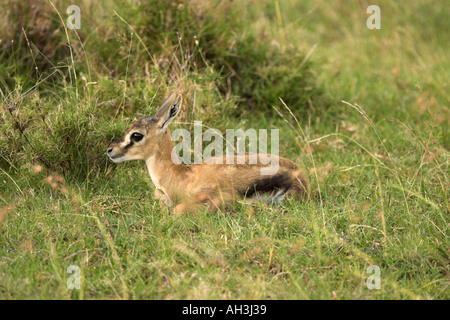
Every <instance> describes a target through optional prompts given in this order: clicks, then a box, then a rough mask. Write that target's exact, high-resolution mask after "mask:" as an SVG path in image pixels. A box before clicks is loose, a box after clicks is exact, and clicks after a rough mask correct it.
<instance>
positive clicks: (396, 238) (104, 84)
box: [0, 0, 450, 299]
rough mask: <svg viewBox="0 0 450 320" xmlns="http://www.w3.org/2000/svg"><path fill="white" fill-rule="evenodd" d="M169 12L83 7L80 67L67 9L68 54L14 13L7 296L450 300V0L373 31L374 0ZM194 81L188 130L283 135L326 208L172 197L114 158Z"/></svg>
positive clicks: (3, 69) (2, 82) (404, 12)
mask: <svg viewBox="0 0 450 320" xmlns="http://www.w3.org/2000/svg"><path fill="white" fill-rule="evenodd" d="M157 2H158V1H148V3H144V4H142V5H141V6H143V7H141V8H138V7H136V5H135V4H130V5H127V6H125V5H123V4H120V3H119V2H111V4H109V5H106V4H96V3H94V2H91V1H88V0H86V1H82V2H81V3H82V5H80V7H81V11H82V19H83V20H82V29H81V30H79V33H78V36H79V37H78V36H77V34H75V33H74V32H73V31H70V30H68V34H69V37H70V41H71V44H72V50H73V52H72V56H71V55H70V50H68V48H67V46H65V45H64V42H65V41H67V39H66V34H65V30H64V28H63V26H62V24H61V21H60V19H59V17H58V15H57V14H56V11H55V9H54V8H53V7H52V6H51V5H50V4H49V3H44V5H43V6H44V7H43V8H41V10H43V11H42V12H45V13H46V15H45V16H46V17H48V19H50V20H49V21H51V23H50V25H51V31H49V33H48V34H46V33H45V30H44V31H42V30H41V31H40V32H41V33H43V35H41V37H44V38H46V39H47V41H48V42H49V43H52V44H54V47H55V48H57V49H56V51H55V52H54V53H53V50H51V48H48V47H47V48H46V47H45V45H42V44H40V40H42V39H41V38H39V32H37V31H36V30H34V32H32V31H33V30H32V28H33V23H29V24H27V26H28V28H30V30H27V29H26V28H25V27H24V29H25V31H26V32H27V34H29V36H28V38H29V39H30V41H31V42H33V43H35V44H36V45H35V46H33V45H30V46H28V44H27V42H26V39H25V38H24V36H23V32H21V29H20V28H17V27H16V24H17V25H20V23H19V22H17V21H18V20H17V19H16V18H14V15H12V14H6V15H2V16H1V17H0V22H2V25H5V23H7V24H8V25H11V26H14V27H12V28H5V30H3V31H2V32H4V34H0V38H1V39H2V42H1V43H0V46H2V51H1V52H0V56H1V57H2V62H4V63H2V64H1V65H0V88H1V89H2V92H3V95H4V97H5V98H6V97H8V98H7V99H4V101H3V102H2V104H1V109H0V110H1V111H0V112H1V119H2V122H1V124H0V128H1V132H0V297H1V298H3V299H45V298H48V299H105V298H107V299H122V298H130V299H449V298H450V295H449V292H450V290H449V287H448V286H449V277H448V275H449V248H450V243H449V230H448V227H449V222H450V221H449V220H450V219H449V211H450V206H449V167H448V166H449V148H450V138H449V132H448V127H449V119H450V116H449V105H450V97H449V93H448V92H450V90H449V79H450V56H449V55H448V52H449V49H450V47H449V43H450V41H449V40H450V39H449V35H448V32H447V30H449V29H450V25H449V21H450V13H449V11H448V8H447V7H446V5H445V4H444V3H443V2H439V1H432V0H427V1H422V3H420V4H419V3H414V4H412V3H411V2H407V1H398V2H395V3H393V2H392V1H389V2H388V1H380V2H379V3H378V4H379V5H380V7H381V16H382V28H381V30H368V29H367V28H366V19H367V17H368V15H367V14H366V13H365V12H366V8H367V6H369V5H371V4H374V3H369V2H368V1H360V2H355V3H352V4H350V3H349V2H348V1H334V2H327V3H325V2H317V1H309V0H308V1H294V0H293V1H277V0H273V1H270V0H267V1H254V2H250V1H248V2H245V3H244V4H242V3H238V2H237V1H233V2H228V1H224V2H221V3H220V4H217V3H216V2H211V5H205V4H204V2H198V3H197V2H193V4H190V5H189V4H188V3H187V2H184V1H179V2H177V3H176V4H175V5H172V7H171V6H170V5H166V4H162V3H163V2H161V4H158V3H157ZM202 3H203V4H202ZM55 5H56V6H57V9H58V10H59V11H60V12H61V16H62V17H63V18H64V17H66V15H65V14H64V12H65V8H66V7H67V5H66V4H64V3H63V4H60V3H58V4H55ZM156 5H158V6H156ZM89 6H90V7H89ZM88 7H89V8H90V9H89V10H87V9H86V8H88ZM155 8H158V10H157V9H155ZM10 9H11V8H10ZM113 10H115V12H116V13H114V11H113ZM4 12H7V11H4ZM158 13H160V15H159V16H158ZM162 13H165V14H162ZM100 17H101V18H100ZM151 17H154V19H153V18H151ZM156 17H158V19H157V18H156ZM2 19H6V22H4V21H2ZM171 22H173V23H171ZM56 29H57V31H56V32H55V31H54V30H56ZM11 30H18V31H17V32H12V31H11ZM7 32H9V34H8V33H7ZM177 32H178V34H182V35H183V37H182V39H181V40H179V39H178V36H177ZM131 33H133V34H131ZM194 36H195V37H196V38H194ZM8 39H16V41H15V42H14V43H15V44H14V45H13V46H11V45H9V44H8ZM195 40H198V44H196V42H195ZM44 43H45V41H44ZM61 43H63V44H61ZM39 48H40V49H39ZM45 48H46V49H45ZM37 49H39V51H41V52H43V51H44V49H45V50H47V51H46V53H45V55H46V57H45V58H44V57H43V56H42V55H40V54H39V52H38V51H37ZM72 57H73V58H72ZM35 64H36V65H38V66H39V70H38V71H36V70H35V69H34V66H35ZM53 67H57V68H58V69H59V70H60V71H59V72H58V73H57V74H54V75H52V76H51V77H49V78H48V79H46V80H45V81H43V82H42V83H40V84H39V86H38V87H37V90H36V91H35V92H33V93H32V94H30V95H28V96H26V97H25V98H23V99H22V98H20V97H21V95H24V94H25V93H26V92H27V90H28V89H29V88H31V87H32V86H33V85H35V84H36V83H38V79H40V80H43V79H45V78H46V76H47V75H49V74H51V73H52V72H53V70H54V69H53ZM174 88H178V89H179V90H181V91H182V93H183V95H184V97H185V103H184V105H185V106H187V109H185V110H184V111H183V112H182V113H181V115H180V116H181V117H180V119H179V120H180V123H179V124H175V127H187V128H192V127H191V123H192V121H193V120H202V121H203V123H204V125H207V126H209V127H216V128H220V129H221V130H225V129H226V128H239V127H242V128H244V129H247V128H255V129H259V128H279V129H280V139H281V143H280V146H281V150H280V153H281V155H282V156H285V157H287V158H289V159H292V160H293V161H295V162H296V163H298V164H299V165H301V166H302V167H303V168H304V169H305V171H306V172H307V173H308V174H309V176H310V179H311V183H312V188H313V195H312V199H311V201H309V202H304V203H297V202H295V201H290V202H288V203H286V204H284V205H283V207H282V208H277V209H273V208H268V207H265V206H245V205H241V204H237V205H236V206H235V207H234V208H233V209H231V210H229V211H227V212H219V213H215V214H212V213H208V212H198V213H195V214H189V215H184V216H181V217H179V216H174V215H173V214H172V213H171V210H170V209H169V208H167V207H164V206H160V204H159V203H158V202H157V201H156V200H154V199H153V197H152V194H153V185H152V182H151V180H150V177H149V175H148V174H147V172H146V170H145V167H144V164H143V163H140V162H132V163H125V164H121V165H115V164H113V163H111V162H109V161H108V160H107V159H106V156H105V150H106V147H107V144H108V143H109V142H110V141H111V140H113V139H115V138H118V137H120V136H121V134H122V133H123V130H124V129H125V128H126V127H127V126H129V125H130V124H131V122H132V121H133V119H134V118H135V117H139V116H142V115H148V114H151V113H153V112H154V111H155V110H156V108H157V106H158V104H159V103H160V102H161V100H162V99H163V98H164V96H165V95H166V94H167V92H168V91H170V90H171V89H174ZM278 97H280V98H281V99H282V101H284V102H285V104H283V103H282V101H281V100H279V99H278ZM12 107H14V108H12ZM10 110H11V111H10ZM70 265H77V266H79V267H80V268H81V275H82V286H81V289H80V290H69V289H67V285H66V283H67V279H68V277H69V276H70V274H68V273H67V267H68V266H70ZM371 265H377V266H379V267H380V271H381V289H380V290H369V289H368V288H367V286H366V281H367V279H368V277H369V276H370V275H371V274H368V273H367V272H366V270H367V268H368V267H369V266H371Z"/></svg>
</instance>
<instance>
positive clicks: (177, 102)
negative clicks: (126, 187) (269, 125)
mask: <svg viewBox="0 0 450 320" xmlns="http://www.w3.org/2000/svg"><path fill="white" fill-rule="evenodd" d="M180 106H181V97H180V96H178V97H176V98H175V97H174V95H173V94H171V96H170V97H169V98H168V99H167V100H166V102H164V104H163V105H162V106H161V108H160V109H159V110H158V112H157V113H156V115H155V116H154V117H147V118H142V119H140V120H138V121H136V122H135V123H134V124H133V125H132V126H131V127H130V128H129V129H128V130H127V131H126V132H125V135H124V136H123V137H122V138H121V139H119V140H116V141H114V142H112V143H111V144H110V146H109V148H108V155H109V156H110V158H111V159H112V160H113V161H115V162H122V161H128V160H144V161H145V162H146V165H147V168H148V170H149V173H150V176H151V179H152V181H153V183H154V184H155V186H156V191H155V197H157V198H158V199H161V200H163V201H164V202H165V203H167V204H168V205H175V207H174V212H175V213H178V214H181V213H183V212H186V211H195V210H197V209H199V208H202V207H207V208H208V209H209V210H211V211H215V210H218V209H219V208H221V207H224V206H225V205H226V204H228V203H230V202H233V201H236V200H239V199H243V198H246V194H247V195H248V194H250V193H251V194H252V195H255V194H259V193H258V192H256V189H257V188H260V189H261V190H262V192H263V193H264V192H266V193H268V192H269V193H270V192H272V193H274V194H275V193H276V192H277V188H276V186H277V185H278V186H280V185H282V186H283V188H284V189H285V192H283V196H284V197H290V196H292V197H295V198H296V199H299V200H301V199H304V198H306V197H307V196H308V191H307V190H308V187H309V182H308V179H307V178H306V176H305V175H304V174H303V173H302V172H301V171H300V169H299V168H298V166H297V165H296V164H294V163H293V162H292V161H290V160H287V159H285V158H282V157H278V160H279V169H278V172H277V173H276V174H274V175H272V176H267V175H262V174H261V168H263V167H267V166H269V165H270V164H267V165H263V164H261V163H260V161H259V156H258V163H257V164H249V154H245V155H234V158H235V160H236V159H237V158H239V157H240V158H242V157H244V158H245V164H236V163H238V162H237V161H234V164H226V161H225V160H223V164H216V163H214V162H215V160H217V158H216V157H213V158H209V159H205V160H203V162H202V163H199V164H192V165H184V164H175V163H174V162H173V161H172V159H171V152H172V149H173V147H174V144H173V142H172V139H171V134H170V130H169V128H168V127H167V126H168V123H170V121H171V120H172V119H173V118H174V117H175V116H176V113H178V111H179V108H180ZM174 113H175V114H174ZM134 133H140V134H142V135H143V136H144V137H143V139H142V140H141V141H139V142H136V141H134V142H133V140H132V139H131V137H132V135H133V134H134ZM269 156H270V157H277V156H275V155H269ZM224 157H226V156H224ZM224 159H225V158H224ZM271 184H273V186H275V187H274V188H272V185H271ZM255 186H256V187H255ZM280 193H281V192H280Z"/></svg>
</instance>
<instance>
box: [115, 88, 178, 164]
mask: <svg viewBox="0 0 450 320" xmlns="http://www.w3.org/2000/svg"><path fill="white" fill-rule="evenodd" d="M181 100H182V99H181V95H178V96H175V94H174V93H173V92H172V93H171V94H170V96H169V97H168V98H167V99H166V101H164V103H163V104H162V105H161V107H160V108H159V110H158V111H157V112H156V115H154V116H153V117H145V118H142V119H140V120H138V121H136V122H135V123H133V125H132V126H131V127H130V128H128V130H127V131H126V132H125V134H124V136H123V137H122V138H120V139H118V140H115V141H113V142H111V143H110V145H109V146H108V151H107V154H108V156H109V158H110V159H111V160H112V161H114V162H116V163H120V162H124V161H129V160H147V159H149V158H150V157H151V156H153V155H155V154H156V153H157V152H158V151H159V150H161V149H162V148H164V147H165V144H167V143H168V141H171V137H170V132H169V130H168V128H167V127H168V126H169V123H170V122H172V120H173V119H174V118H175V117H176V116H177V114H178V112H179V111H180V108H181Z"/></svg>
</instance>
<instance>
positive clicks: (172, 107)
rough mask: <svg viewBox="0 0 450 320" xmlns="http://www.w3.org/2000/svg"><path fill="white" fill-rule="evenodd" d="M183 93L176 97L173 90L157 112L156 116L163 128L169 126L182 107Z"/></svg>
mask: <svg viewBox="0 0 450 320" xmlns="http://www.w3.org/2000/svg"><path fill="white" fill-rule="evenodd" d="M182 100H183V99H181V95H178V96H177V97H175V94H174V92H172V93H171V94H170V95H169V97H168V98H167V99H166V101H164V103H163V104H162V105H161V107H160V108H159V110H158V111H157V112H156V118H157V119H158V126H159V127H160V128H161V130H163V129H165V128H167V126H168V125H169V123H171V122H172V120H173V119H174V118H175V117H176V116H177V114H178V112H179V111H180V109H181V102H182Z"/></svg>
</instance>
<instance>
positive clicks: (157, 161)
mask: <svg viewBox="0 0 450 320" xmlns="http://www.w3.org/2000/svg"><path fill="white" fill-rule="evenodd" d="M173 148H174V144H173V141H172V138H171V134H170V130H169V129H166V131H165V132H164V133H163V137H162V138H161V139H160V141H159V143H158V147H157V148H155V150H153V152H152V154H151V155H150V156H149V158H148V159H147V160H146V161H145V163H146V165H147V169H148V172H149V174H150V177H151V179H152V181H153V183H154V184H155V186H156V188H157V189H159V190H161V191H163V192H164V194H165V195H166V196H167V197H169V199H170V200H171V202H177V201H179V199H178V196H177V195H178V193H179V192H178V190H179V189H180V188H181V189H182V188H183V184H184V181H185V180H186V174H187V171H189V167H187V166H185V165H183V164H181V163H180V164H177V163H175V162H173V161H172V155H171V154H172V150H173Z"/></svg>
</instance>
